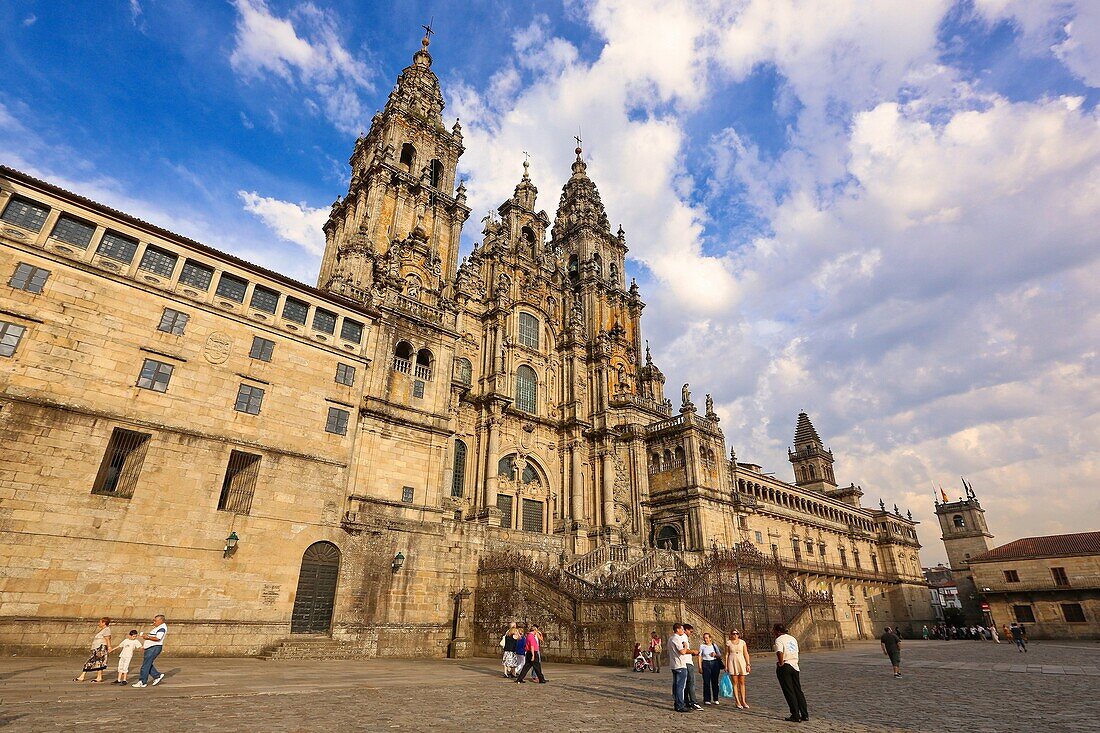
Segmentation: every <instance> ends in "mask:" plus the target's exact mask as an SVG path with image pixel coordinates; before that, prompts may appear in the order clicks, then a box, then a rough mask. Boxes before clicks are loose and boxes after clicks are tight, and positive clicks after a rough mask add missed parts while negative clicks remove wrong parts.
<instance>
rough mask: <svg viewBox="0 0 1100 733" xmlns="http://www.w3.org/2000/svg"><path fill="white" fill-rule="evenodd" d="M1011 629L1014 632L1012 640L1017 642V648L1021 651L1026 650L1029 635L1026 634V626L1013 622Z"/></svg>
mask: <svg viewBox="0 0 1100 733" xmlns="http://www.w3.org/2000/svg"><path fill="white" fill-rule="evenodd" d="M1009 631H1010V632H1011V633H1012V641H1014V642H1016V650H1017V651H1019V652H1026V651H1027V636H1026V635H1025V634H1024V627H1023V626H1020V625H1019V624H1018V623H1015V622H1013V624H1012V626H1011V628H1009Z"/></svg>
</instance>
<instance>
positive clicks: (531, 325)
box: [519, 313, 539, 349]
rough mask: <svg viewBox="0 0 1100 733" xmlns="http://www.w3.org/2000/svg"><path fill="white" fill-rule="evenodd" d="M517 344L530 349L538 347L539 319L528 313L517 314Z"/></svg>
mask: <svg viewBox="0 0 1100 733" xmlns="http://www.w3.org/2000/svg"><path fill="white" fill-rule="evenodd" d="M519 342H520V343H521V344H523V345H524V346H530V347H531V348H532V349H537V348H538V347H539V319H538V318H535V317H534V316H533V315H531V314H530V313H520V314H519Z"/></svg>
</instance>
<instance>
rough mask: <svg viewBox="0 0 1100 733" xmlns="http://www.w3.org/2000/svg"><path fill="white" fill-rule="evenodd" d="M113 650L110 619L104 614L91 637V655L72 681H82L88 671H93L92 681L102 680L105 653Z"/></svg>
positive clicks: (105, 663)
mask: <svg viewBox="0 0 1100 733" xmlns="http://www.w3.org/2000/svg"><path fill="white" fill-rule="evenodd" d="M112 651H113V649H112V648H111V619H109V618H107V617H106V616H104V617H103V618H101V619H100V620H99V628H98V629H96V634H95V636H93V637H92V655H91V656H90V657H88V661H87V662H85V663H84V669H83V670H81V672H80V676H79V677H77V678H75V679H74V680H73V681H74V682H83V681H84V678H85V677H87V675H88V673H89V672H95V679H94V680H92V681H93V682H102V681H103V670H105V669H107V655H108V654H110V653H111V652H112Z"/></svg>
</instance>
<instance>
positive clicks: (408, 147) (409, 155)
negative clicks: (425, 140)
mask: <svg viewBox="0 0 1100 733" xmlns="http://www.w3.org/2000/svg"><path fill="white" fill-rule="evenodd" d="M415 162H416V148H414V147H413V145H412V143H405V144H404V145H402V146H401V165H402V167H404V169H405V170H407V171H411V170H412V169H413V164H414V163H415Z"/></svg>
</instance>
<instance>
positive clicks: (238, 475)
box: [218, 450, 261, 514]
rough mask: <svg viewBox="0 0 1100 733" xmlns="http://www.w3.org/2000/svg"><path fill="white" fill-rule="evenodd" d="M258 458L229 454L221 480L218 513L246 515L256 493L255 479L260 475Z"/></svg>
mask: <svg viewBox="0 0 1100 733" xmlns="http://www.w3.org/2000/svg"><path fill="white" fill-rule="evenodd" d="M260 458H261V457H260V456H258V455H255V454H254V453H245V452H244V451H239V450H235V451H233V452H231V453H230V454H229V464H228V465H227V466H226V467H225V478H223V479H222V492H221V495H220V496H219V497H218V511H220V512H233V513H235V514H248V512H249V510H251V509H252V496H253V494H255V493H256V478H257V477H258V476H259V475H260Z"/></svg>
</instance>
